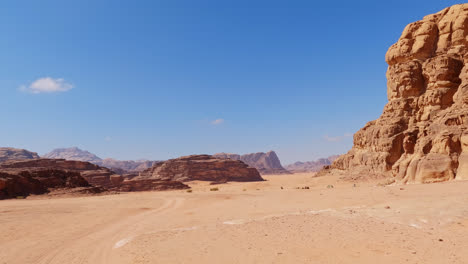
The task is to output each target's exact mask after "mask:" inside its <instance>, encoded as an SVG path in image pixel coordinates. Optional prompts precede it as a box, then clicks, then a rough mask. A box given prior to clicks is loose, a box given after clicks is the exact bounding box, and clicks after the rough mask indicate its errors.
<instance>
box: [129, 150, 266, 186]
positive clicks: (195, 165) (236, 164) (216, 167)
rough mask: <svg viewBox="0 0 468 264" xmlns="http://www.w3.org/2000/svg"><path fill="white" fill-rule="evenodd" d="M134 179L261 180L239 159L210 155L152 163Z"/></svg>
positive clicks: (255, 172)
mask: <svg viewBox="0 0 468 264" xmlns="http://www.w3.org/2000/svg"><path fill="white" fill-rule="evenodd" d="M134 179H158V180H171V181H182V182H184V181H194V180H199V181H212V182H218V183H221V182H227V181H263V178H262V177H261V176H260V174H259V173H258V171H257V170H256V169H255V168H251V167H249V166H248V165H247V164H245V163H244V162H242V161H240V160H232V159H224V158H216V157H214V156H210V155H191V156H185V157H180V158H177V159H171V160H168V161H165V162H160V163H157V164H155V165H153V167H152V168H150V169H147V170H145V171H143V172H140V174H139V176H138V177H136V178H134Z"/></svg>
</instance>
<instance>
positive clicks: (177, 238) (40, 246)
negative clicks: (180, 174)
mask: <svg viewBox="0 0 468 264" xmlns="http://www.w3.org/2000/svg"><path fill="white" fill-rule="evenodd" d="M265 178H266V179H267V180H268V181H265V182H256V183H229V184H224V185H217V186H210V185H208V184H207V183H203V182H191V183H189V185H191V186H193V192H192V193H188V192H186V191H171V192H141V193H125V194H119V195H106V196H91V197H76V198H54V199H43V198H40V197H39V198H37V197H36V198H34V197H33V198H28V199H25V200H5V201H0V234H1V235H0V264H14V263H22V264H23V263H92V264H96V263H117V264H118V263H379V264H382V263H468V250H466V247H467V245H468V191H467V190H468V182H448V183H440V184H430V185H407V186H386V187H383V186H377V185H376V183H375V182H368V183H357V184H356V186H354V185H353V183H346V182H341V181H339V179H338V178H334V177H320V178H313V177H312V175H311V174H294V175H283V176H266V177H265ZM327 185H333V187H334V188H327ZM305 186H309V187H310V189H296V188H297V187H305ZM214 187H218V188H219V191H210V188H214ZM281 187H283V189H281Z"/></svg>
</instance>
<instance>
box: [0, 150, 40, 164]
mask: <svg viewBox="0 0 468 264" xmlns="http://www.w3.org/2000/svg"><path fill="white" fill-rule="evenodd" d="M38 158H39V155H37V153H36V152H31V151H27V150H25V149H16V148H0V162H3V161H7V160H26V159H38Z"/></svg>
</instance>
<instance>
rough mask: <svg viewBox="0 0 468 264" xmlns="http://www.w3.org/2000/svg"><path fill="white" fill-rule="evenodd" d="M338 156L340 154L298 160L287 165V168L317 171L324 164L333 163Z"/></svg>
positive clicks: (298, 170) (291, 170)
mask: <svg viewBox="0 0 468 264" xmlns="http://www.w3.org/2000/svg"><path fill="white" fill-rule="evenodd" d="M338 157H339V156H338V155H334V156H330V157H328V158H322V159H318V160H316V161H305V162H301V161H298V162H295V163H293V164H289V165H286V166H285V168H286V170H288V171H290V172H317V171H319V170H321V169H322V168H323V167H324V166H327V165H331V164H332V162H333V161H334V160H336V159H337V158H338Z"/></svg>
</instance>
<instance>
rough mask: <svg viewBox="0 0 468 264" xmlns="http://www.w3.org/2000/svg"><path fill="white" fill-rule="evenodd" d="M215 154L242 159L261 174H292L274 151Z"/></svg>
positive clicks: (216, 155) (221, 156) (219, 156)
mask: <svg viewBox="0 0 468 264" xmlns="http://www.w3.org/2000/svg"><path fill="white" fill-rule="evenodd" d="M213 156H215V157H218V158H228V159H233V160H241V161H243V162H244V163H246V164H247V165H249V166H250V167H253V168H256V169H257V170H258V171H259V172H260V173H261V174H290V172H289V171H287V170H286V169H285V168H283V166H282V165H281V162H280V160H279V158H278V156H277V155H276V153H275V152H274V151H268V152H267V153H264V152H257V153H250V154H245V155H239V154H231V153H217V154H214V155H213Z"/></svg>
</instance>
